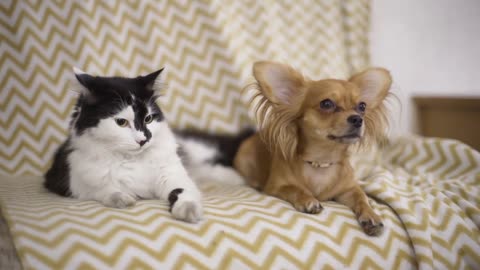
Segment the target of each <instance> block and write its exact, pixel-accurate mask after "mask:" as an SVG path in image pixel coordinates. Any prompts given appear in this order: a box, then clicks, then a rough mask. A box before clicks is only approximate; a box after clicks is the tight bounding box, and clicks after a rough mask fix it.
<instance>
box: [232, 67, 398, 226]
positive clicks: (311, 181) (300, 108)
mask: <svg viewBox="0 0 480 270" xmlns="http://www.w3.org/2000/svg"><path fill="white" fill-rule="evenodd" d="M253 75H254V77H255V79H256V81H257V83H256V84H255V86H256V87H257V88H258V90H259V94H258V95H257V97H256V99H255V100H256V101H257V102H256V106H255V110H256V113H257V118H258V122H259V132H258V133H256V134H254V135H253V136H251V137H249V138H248V139H246V140H245V141H244V142H243V143H242V145H241V146H240V148H239V151H238V153H237V155H236V157H235V160H234V167H235V168H236V169H237V170H238V171H239V173H240V174H242V175H243V176H244V177H245V179H246V180H247V182H248V184H249V185H250V186H252V187H254V188H257V189H259V190H262V191H263V192H265V193H267V194H269V195H272V196H275V197H278V198H280V199H283V200H286V201H288V202H290V203H291V204H292V205H293V207H295V209H297V210H298V211H301V212H305V213H312V214H316V213H319V212H321V211H322V209H323V208H322V205H321V204H320V202H321V201H326V200H335V201H337V202H339V203H342V204H344V205H346V206H348V207H349V208H351V209H352V210H353V212H354V213H355V214H356V216H357V219H358V221H359V223H360V225H361V227H362V228H363V230H364V231H365V233H367V234H368V235H379V234H380V233H381V232H382V231H383V223H382V221H381V219H380V217H379V216H378V215H377V214H375V212H374V211H373V210H372V208H371V206H370V205H369V203H368V200H367V196H366V195H365V193H364V192H363V190H362V189H361V188H360V186H359V185H358V183H357V181H356V180H355V179H354V172H353V169H352V166H351V165H350V162H349V157H350V150H351V149H350V148H352V147H355V146H358V145H359V144H360V145H361V144H368V143H369V142H375V141H377V140H379V139H380V138H382V136H383V134H384V129H385V125H386V117H385V114H384V109H385V108H384V105H383V101H384V99H385V97H386V96H387V95H388V93H389V89H390V86H391V83H392V79H391V76H390V73H389V72H388V71H387V70H385V69H382V68H370V69H367V70H365V71H363V72H361V73H359V74H356V75H354V76H352V77H351V78H350V79H349V80H334V79H326V80H309V79H307V78H304V77H303V76H302V74H301V73H299V72H298V71H296V70H294V69H293V68H291V67H290V66H288V65H284V64H280V63H275V62H265V61H263V62H257V63H255V64H254V66H253ZM258 100H260V101H259V102H258Z"/></svg>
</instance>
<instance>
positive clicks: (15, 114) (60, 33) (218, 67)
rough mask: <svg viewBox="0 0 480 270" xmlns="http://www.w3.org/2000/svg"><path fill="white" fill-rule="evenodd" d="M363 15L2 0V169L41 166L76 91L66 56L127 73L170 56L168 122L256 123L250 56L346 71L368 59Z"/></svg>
mask: <svg viewBox="0 0 480 270" xmlns="http://www.w3.org/2000/svg"><path fill="white" fill-rule="evenodd" d="M346 16H348V19H346ZM356 25H358V27H357V26H356ZM367 26H368V1H366V0H362V1H350V0H349V1H341V2H331V1H321V0H318V1H313V0H312V1H300V2H298V3H297V2H295V3H286V2H285V3H283V2H281V3H280V2H279V3H276V2H262V1H260V2H259V1H233V2H232V1H226V2H222V1H211V2H210V1H200V2H198V1H194V2H188V1H186V2H179V1H160V2H155V1H132V2H128V1H127V2H125V1H92V2H88V3H85V1H60V2H50V1H33V2H29V1H7V2H2V4H0V38H1V46H0V73H1V74H3V76H2V77H1V78H0V89H1V91H0V149H2V150H1V151H0V174H8V175H21V174H34V175H39V174H42V173H43V172H44V171H45V170H46V168H47V167H48V165H49V162H50V159H51V157H52V155H53V152H54V151H55V148H56V147H55V146H56V145H58V144H60V143H61V142H62V141H63V140H64V138H65V136H66V128H67V123H68V117H69V114H70V110H71V107H72V104H73V102H74V100H75V95H74V93H72V91H70V90H69V80H70V79H72V78H73V76H72V74H71V67H72V66H78V67H80V68H82V69H83V70H86V71H88V72H91V73H95V74H101V75H125V76H135V75H138V74H144V73H147V72H149V71H152V70H155V69H158V68H159V67H162V66H165V67H166V81H167V83H168V84H169V85H170V87H169V89H167V90H166V91H165V96H164V97H163V99H162V100H161V101H160V102H161V105H162V108H163V110H164V111H165V112H166V114H167V116H168V119H169V120H171V122H172V125H174V126H176V127H191V128H197V129H205V130H210V131H218V132H235V131H237V130H238V129H240V128H242V127H243V126H245V125H246V124H248V123H251V120H250V119H249V117H248V115H247V111H246V107H245V105H244V104H243V103H242V101H241V100H240V90H241V88H242V87H243V86H244V85H245V84H246V83H247V82H248V77H249V76H250V69H251V65H252V63H253V62H254V61H256V60H259V59H277V60H281V61H285V62H289V63H291V64H293V65H295V66H298V67H302V70H304V71H305V72H306V73H307V74H311V75H313V76H315V77H325V76H337V77H345V76H346V75H348V74H349V73H350V72H351V71H353V70H356V69H360V68H363V67H364V66H365V65H366V63H367V59H368V57H367V55H366V51H367V49H366V40H365V38H364V37H365V36H366V33H367ZM350 52H355V55H352V53H350Z"/></svg>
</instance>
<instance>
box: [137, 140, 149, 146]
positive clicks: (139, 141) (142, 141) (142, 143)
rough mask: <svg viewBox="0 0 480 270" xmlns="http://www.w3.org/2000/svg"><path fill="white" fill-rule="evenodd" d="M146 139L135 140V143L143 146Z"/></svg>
mask: <svg viewBox="0 0 480 270" xmlns="http://www.w3.org/2000/svg"><path fill="white" fill-rule="evenodd" d="M146 142H147V140H137V143H138V144H140V146H143V145H144V144H145V143H146Z"/></svg>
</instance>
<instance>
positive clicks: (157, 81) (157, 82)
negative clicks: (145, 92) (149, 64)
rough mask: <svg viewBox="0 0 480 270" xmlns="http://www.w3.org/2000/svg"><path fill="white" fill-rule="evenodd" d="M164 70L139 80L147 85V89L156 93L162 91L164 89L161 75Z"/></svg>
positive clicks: (141, 77)
mask: <svg viewBox="0 0 480 270" xmlns="http://www.w3.org/2000/svg"><path fill="white" fill-rule="evenodd" d="M163 69H164V68H161V69H159V70H157V71H155V72H152V73H150V74H148V75H145V76H140V77H139V80H140V81H141V82H142V83H143V84H144V85H145V87H146V88H148V89H150V90H153V91H155V92H157V91H160V90H161V88H162V76H161V73H162V71H163Z"/></svg>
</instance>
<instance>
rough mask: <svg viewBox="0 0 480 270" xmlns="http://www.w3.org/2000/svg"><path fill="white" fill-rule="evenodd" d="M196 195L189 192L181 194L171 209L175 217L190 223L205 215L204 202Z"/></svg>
mask: <svg viewBox="0 0 480 270" xmlns="http://www.w3.org/2000/svg"><path fill="white" fill-rule="evenodd" d="M195 197H196V196H189V194H188V193H187V194H185V193H184V194H180V196H178V199H177V201H176V202H175V203H174V204H173V207H172V210H171V211H172V215H173V217H174V218H176V219H179V220H183V221H186V222H190V223H197V222H198V221H200V220H201V219H202V217H203V207H202V202H201V201H200V200H199V199H196V198H195Z"/></svg>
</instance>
